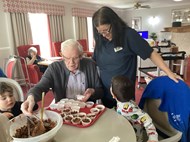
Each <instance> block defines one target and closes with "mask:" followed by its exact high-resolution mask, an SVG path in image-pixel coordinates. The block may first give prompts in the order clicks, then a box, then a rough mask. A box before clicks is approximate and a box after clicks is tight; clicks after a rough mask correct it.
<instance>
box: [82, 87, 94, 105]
mask: <svg viewBox="0 0 190 142" xmlns="http://www.w3.org/2000/svg"><path fill="white" fill-rule="evenodd" d="M94 92H95V90H94V89H93V88H88V89H86V91H85V92H84V96H85V97H84V98H83V99H82V100H81V101H82V102H86V101H87V100H88V99H89V98H90V96H91V95H92V94H94Z"/></svg>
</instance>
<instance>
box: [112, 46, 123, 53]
mask: <svg viewBox="0 0 190 142" xmlns="http://www.w3.org/2000/svg"><path fill="white" fill-rule="evenodd" d="M121 50H123V47H116V48H114V51H115V52H118V51H121Z"/></svg>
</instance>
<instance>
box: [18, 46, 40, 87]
mask: <svg viewBox="0 0 190 142" xmlns="http://www.w3.org/2000/svg"><path fill="white" fill-rule="evenodd" d="M30 47H35V48H36V49H37V51H38V53H37V54H38V55H40V46H39V45H32V44H31V45H21V46H18V47H17V51H18V54H19V56H21V57H23V58H25V59H26V57H27V56H28V49H29V48H30ZM22 65H23V62H22ZM27 69H28V73H29V78H30V82H31V83H32V84H37V83H38V82H39V81H40V79H41V77H42V74H43V73H42V72H40V69H39V67H38V66H37V65H27ZM23 71H24V74H25V75H26V71H25V70H24V69H23Z"/></svg>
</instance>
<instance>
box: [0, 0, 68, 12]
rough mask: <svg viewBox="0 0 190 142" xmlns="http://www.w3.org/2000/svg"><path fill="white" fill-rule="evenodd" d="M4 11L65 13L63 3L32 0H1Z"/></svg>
mask: <svg viewBox="0 0 190 142" xmlns="http://www.w3.org/2000/svg"><path fill="white" fill-rule="evenodd" d="M3 8H4V12H14V13H18V12H19V13H28V12H30V13H46V14H49V15H65V10H64V6H63V5H58V4H50V3H43V2H37V1H36V2H34V1H29V0H3Z"/></svg>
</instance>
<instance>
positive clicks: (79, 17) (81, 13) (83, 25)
mask: <svg viewBox="0 0 190 142" xmlns="http://www.w3.org/2000/svg"><path fill="white" fill-rule="evenodd" d="M94 12H95V11H94V10H89V9H81V8H73V9H72V16H73V17H74V31H75V38H76V39H77V40H78V39H87V40H88V26H87V17H92V15H93V13H94Z"/></svg>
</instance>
